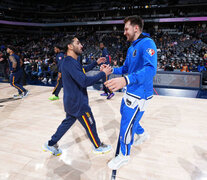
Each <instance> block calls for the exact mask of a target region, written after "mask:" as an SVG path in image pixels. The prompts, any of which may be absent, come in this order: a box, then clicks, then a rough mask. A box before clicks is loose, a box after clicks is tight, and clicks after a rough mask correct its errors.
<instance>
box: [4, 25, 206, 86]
mask: <svg viewBox="0 0 207 180" xmlns="http://www.w3.org/2000/svg"><path fill="white" fill-rule="evenodd" d="M69 35H70V34H69V33H54V34H50V35H32V36H31V35H30V36H27V35H16V34H1V35H0V39H1V41H0V76H3V77H4V78H5V79H8V76H9V71H8V62H7V59H8V55H7V54H6V46H7V45H9V44H11V45H15V46H16V49H17V54H18V55H19V56H20V57H21V59H22V61H23V62H24V65H23V68H24V72H25V75H26V77H27V79H29V80H34V79H38V80H43V79H45V78H47V80H48V82H49V83H50V82H51V80H55V78H56V76H57V71H58V70H57V65H56V62H55V53H54V50H53V48H54V45H55V44H57V43H58V42H60V41H61V40H62V39H66V38H67V36H69ZM77 36H78V37H79V39H80V40H81V43H82V44H83V45H84V53H83V55H82V57H81V59H82V63H83V64H89V63H91V62H92V61H94V60H96V59H97V58H99V56H100V49H99V42H104V44H105V47H107V49H108V52H109V54H110V63H111V65H112V66H122V65H123V63H124V60H125V56H126V52H127V49H128V47H129V46H130V44H129V43H127V42H126V39H125V37H124V35H123V32H116V31H114V32H102V33H100V32H99V33H97V32H88V33H86V32H85V31H84V29H79V30H78V34H77ZM204 36H207V30H206V29H205V28H197V29H195V28H187V29H186V30H185V31H184V32H182V33H181V32H178V33H170V32H168V31H166V30H165V31H163V30H157V31H156V32H155V33H154V34H153V35H152V37H151V38H153V39H154V40H155V42H156V45H157V49H158V70H159V71H163V70H164V71H181V72H204V71H206V68H207V44H206V43H204V42H203V41H202V38H203V37H204Z"/></svg>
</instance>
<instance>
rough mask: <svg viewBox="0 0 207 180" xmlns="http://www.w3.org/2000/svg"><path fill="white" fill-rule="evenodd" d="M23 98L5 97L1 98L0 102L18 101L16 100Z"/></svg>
mask: <svg viewBox="0 0 207 180" xmlns="http://www.w3.org/2000/svg"><path fill="white" fill-rule="evenodd" d="M20 99H21V98H19V99H14V98H12V97H11V98H4V99H0V103H4V102H11V101H16V100H20ZM0 107H2V105H0Z"/></svg>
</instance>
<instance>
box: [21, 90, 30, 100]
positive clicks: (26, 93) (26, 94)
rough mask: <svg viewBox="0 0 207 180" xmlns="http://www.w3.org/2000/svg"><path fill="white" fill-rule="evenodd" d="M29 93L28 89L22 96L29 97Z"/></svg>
mask: <svg viewBox="0 0 207 180" xmlns="http://www.w3.org/2000/svg"><path fill="white" fill-rule="evenodd" d="M28 94H29V91H28V90H26V91H25V92H23V95H22V98H24V97H27V96H28Z"/></svg>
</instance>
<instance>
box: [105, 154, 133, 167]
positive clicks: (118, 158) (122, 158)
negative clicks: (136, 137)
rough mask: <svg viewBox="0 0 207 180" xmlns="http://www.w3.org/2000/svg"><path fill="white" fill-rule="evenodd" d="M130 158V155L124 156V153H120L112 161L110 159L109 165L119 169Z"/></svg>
mask: <svg viewBox="0 0 207 180" xmlns="http://www.w3.org/2000/svg"><path fill="white" fill-rule="evenodd" d="M129 160H130V156H124V155H123V154H122V153H120V154H119V155H118V156H116V157H115V158H113V159H112V160H111V161H109V163H108V167H109V168H110V169H114V170H117V169H119V168H120V167H121V166H123V165H125V164H127V163H128V162H129Z"/></svg>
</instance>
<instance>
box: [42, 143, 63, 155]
mask: <svg viewBox="0 0 207 180" xmlns="http://www.w3.org/2000/svg"><path fill="white" fill-rule="evenodd" d="M42 149H43V151H45V152H46V151H49V152H50V153H51V154H52V155H54V156H60V155H61V154H62V150H61V149H59V148H58V145H57V144H55V145H53V146H49V145H48V142H46V143H45V144H44V145H43V146H42Z"/></svg>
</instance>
